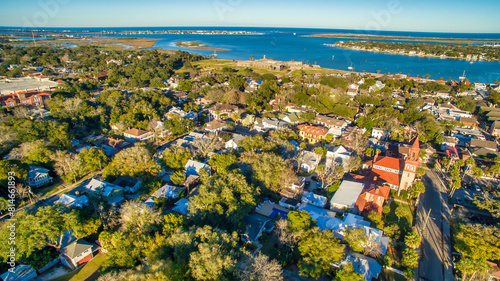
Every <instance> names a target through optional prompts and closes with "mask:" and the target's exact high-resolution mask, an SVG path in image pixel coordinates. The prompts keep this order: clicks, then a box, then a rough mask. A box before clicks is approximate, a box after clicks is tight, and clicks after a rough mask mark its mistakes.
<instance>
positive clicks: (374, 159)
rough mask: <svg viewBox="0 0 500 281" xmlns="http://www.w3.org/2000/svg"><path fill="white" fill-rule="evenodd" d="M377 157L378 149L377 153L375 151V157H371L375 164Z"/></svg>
mask: <svg viewBox="0 0 500 281" xmlns="http://www.w3.org/2000/svg"><path fill="white" fill-rule="evenodd" d="M377 158H378V150H377V153H375V157H374V158H373V164H375V162H377Z"/></svg>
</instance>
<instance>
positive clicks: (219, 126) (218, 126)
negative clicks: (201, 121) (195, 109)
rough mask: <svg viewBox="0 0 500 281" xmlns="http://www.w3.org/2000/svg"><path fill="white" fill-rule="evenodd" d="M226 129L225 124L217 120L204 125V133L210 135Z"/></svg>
mask: <svg viewBox="0 0 500 281" xmlns="http://www.w3.org/2000/svg"><path fill="white" fill-rule="evenodd" d="M226 128H227V123H226V122H224V121H220V120H219V119H215V120H213V121H210V122H208V123H206V124H205V131H209V132H210V133H216V132H218V131H219V132H220V131H223V130H224V129H226Z"/></svg>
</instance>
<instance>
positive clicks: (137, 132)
mask: <svg viewBox="0 0 500 281" xmlns="http://www.w3.org/2000/svg"><path fill="white" fill-rule="evenodd" d="M123 133H124V134H129V135H132V136H136V137H139V136H142V135H144V134H147V133H149V131H146V130H142V129H136V128H132V129H129V130H126V131H125V132H123Z"/></svg>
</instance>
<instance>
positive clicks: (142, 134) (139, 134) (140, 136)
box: [123, 128, 154, 143]
mask: <svg viewBox="0 0 500 281" xmlns="http://www.w3.org/2000/svg"><path fill="white" fill-rule="evenodd" d="M123 136H124V137H125V140H126V141H128V142H131V143H135V142H137V141H147V140H149V139H151V138H153V137H154V134H153V133H152V132H149V131H146V130H142V129H136V128H132V129H129V130H127V131H125V132H123Z"/></svg>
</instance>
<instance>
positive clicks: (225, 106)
mask: <svg viewBox="0 0 500 281" xmlns="http://www.w3.org/2000/svg"><path fill="white" fill-rule="evenodd" d="M237 109H238V107H237V106H236V105H232V104H226V103H224V104H217V105H215V106H213V107H211V108H210V111H234V110H237Z"/></svg>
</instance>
